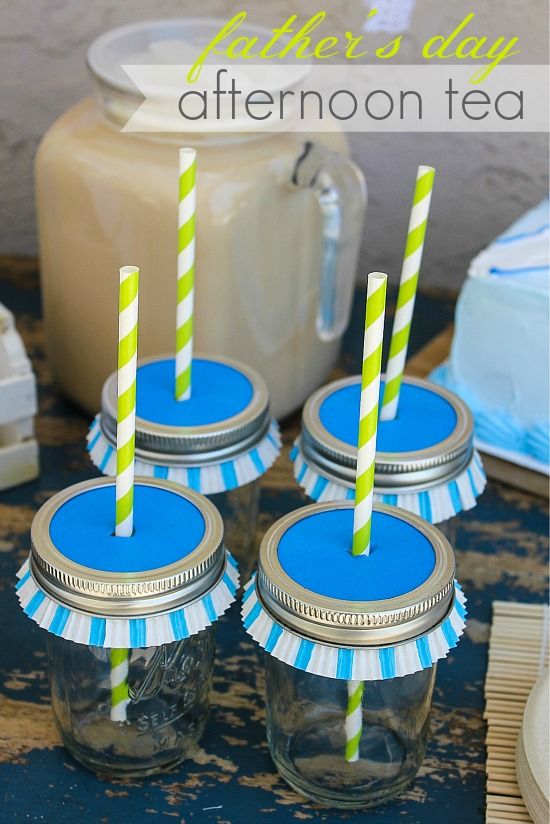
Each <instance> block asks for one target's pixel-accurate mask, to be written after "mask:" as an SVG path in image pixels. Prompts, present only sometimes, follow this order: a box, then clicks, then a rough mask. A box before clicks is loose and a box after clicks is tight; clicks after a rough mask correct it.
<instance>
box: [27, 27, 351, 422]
mask: <svg viewBox="0 0 550 824" xmlns="http://www.w3.org/2000/svg"><path fill="white" fill-rule="evenodd" d="M196 22H197V21H195V23H196ZM158 25H159V24H155V23H148V24H140V25H139V26H137V27H135V26H134V27H129V28H125V29H122V30H118V31H120V32H122V34H120V42H119V43H118V42H117V52H116V53H117V55H118V54H119V53H120V57H117V59H118V60H119V63H124V62H125V60H124V50H125V49H126V53H127V54H128V53H130V54H133V53H134V52H135V50H136V48H138V47H141V46H142V43H141V41H140V40H139V38H138V40H137V41H136V31H137V32H138V34H140V33H141V34H140V36H141V35H142V34H143V32H144V31H145V32H146V34H147V37H148V38H149V40H151V39H154V37H155V36H156V32H157V29H156V28H155V26H158ZM205 25H206V26H207V27H208V26H213V27H214V28H213V30H216V26H214V24H213V23H207V24H205V23H202V24H201V26H202V27H203V28H204V26H205ZM167 26H168V27H169V28H170V27H172V28H170V34H171V36H172V37H173V36H174V32H173V30H172V29H173V27H174V26H176V28H177V27H178V26H179V27H180V28H183V34H182V36H184V35H185V32H186V30H187V28H189V27H191V29H192V28H193V21H189V22H187V23H186V22H185V21H168V22H166V21H165V22H164V24H163V28H162V31H165V29H166V27H167ZM128 31H130V34H128V33H127V32H128ZM125 32H126V33H125ZM178 34H181V32H180V31H179V29H178ZM158 36H159V37H160V34H159V35H158ZM108 37H110V38H111V40H110V43H111V45H112V40H113V37H115V38H116V37H118V32H111V33H109V35H108ZM128 38H129V39H128ZM193 42H195V41H194V40H193ZM98 45H99V47H101V38H100V41H96V44H95V45H94V46H93V47H92V49H91V52H90V60H89V63H90V66H91V68H92V73H93V69H94V60H95V63H96V64H98V65H99V63H100V62H101V61H100V59H101V58H102V57H103V55H102V53H101V48H100V49H99V51H98ZM94 49H95V51H94ZM98 54H99V58H98ZM104 62H105V61H104ZM115 69H116V67H115V68H113V78H112V88H111V87H108V86H107V85H106V81H105V75H106V71H107V70H105V68H104V64H101V77H99V76H98V75H96V76H95V77H94V82H95V90H96V97H95V99H87V100H84V101H82V102H81V103H79V104H78V105H76V106H75V107H73V108H72V109H70V110H69V111H68V112H67V113H66V114H65V115H63V116H62V117H61V118H60V119H59V120H58V121H57V122H56V123H55V124H54V125H53V126H52V128H51V129H50V130H49V131H48V133H47V134H46V135H45V137H44V139H43V141H42V144H41V146H40V149H39V152H38V156H37V164H36V179H37V203H38V218H39V230H40V253H41V272H42V287H43V298H44V310H45V319H46V331H47V339H48V351H49V357H50V364H51V367H52V370H53V373H54V377H55V379H56V381H57V382H58V384H59V385H60V387H61V388H62V390H63V391H64V392H65V393H66V394H67V395H68V396H69V397H71V398H72V399H73V400H74V401H76V402H77V403H78V404H79V405H81V406H82V407H84V408H85V409H86V410H88V411H89V412H92V411H94V412H95V411H96V410H97V408H98V405H99V401H100V390H101V386H102V384H103V382H104V381H105V379H106V377H107V376H108V375H109V374H110V372H112V371H113V369H114V368H115V361H114V353H116V345H115V334H116V323H114V316H113V311H112V307H113V306H116V289H117V283H118V281H117V278H116V277H115V276H114V273H116V272H117V271H118V267H119V266H120V265H121V264H122V263H128V262H130V263H133V264H136V265H139V267H140V270H141V295H140V352H141V353H142V354H143V356H145V357H146V356H148V355H153V354H158V353H161V352H172V351H173V350H174V340H175V311H176V310H175V306H176V254H177V213H178V186H177V169H178V147H179V146H180V145H183V144H189V145H195V146H196V147H197V148H198V162H197V213H196V225H197V255H196V275H195V278H196V279H195V345H196V347H197V349H198V350H200V351H202V352H205V353H218V354H219V353H223V354H225V355H228V356H231V357H235V358H239V359H241V360H242V361H244V362H246V363H247V364H249V365H250V366H252V367H254V368H255V369H257V370H258V371H259V372H260V374H262V375H263V376H264V378H265V379H266V381H267V383H268V385H269V390H270V394H271V397H272V407H273V412H274V414H275V415H276V416H278V417H280V416H281V415H285V414H287V413H288V412H290V411H292V410H293V409H295V408H296V407H298V406H299V405H300V404H301V402H302V401H303V400H304V399H305V398H306V397H307V395H308V394H309V393H310V392H311V391H312V390H313V389H314V388H315V387H316V386H318V385H319V383H321V382H322V381H323V379H324V378H325V377H326V375H327V373H328V372H329V371H330V369H331V367H332V366H333V365H334V363H335V360H336V358H337V355H338V350H339V345H340V336H341V334H342V332H343V328H344V326H345V319H346V318H345V315H346V313H347V310H348V308H349V300H350V297H351V284H352V282H353V278H354V269H355V265H356V259H357V250H358V243H359V235H360V227H361V221H362V216H363V208H364V188H363V183H362V179H361V175H360V173H359V172H358V171H357V170H356V168H355V167H354V166H353V164H351V163H350V162H349V161H348V160H347V159H346V158H345V155H346V154H347V144H346V140H345V137H344V136H343V135H342V134H327V135H316V136H315V143H313V144H312V145H311V146H310V150H309V153H307V154H308V157H307V162H306V163H303V157H304V147H305V143H306V140H307V138H306V137H304V135H299V134H291V133H268V134H256V133H255V134H243V135H229V134H224V133H218V134H205V135H196V134H195V135H194V136H193V137H190V136H188V135H171V136H162V135H156V134H152V135H151V134H149V135H141V134H129V133H121V131H120V128H121V122H120V120H118V121H117V110H116V105H117V95H119V97H120V100H121V101H122V100H124V103H125V104H127V102H128V99H129V95H130V92H129V91H128V89H126V88H122V85H123V84H124V82H125V81H124V79H121V77H120V68H119V67H118V70H115ZM126 82H127V84H128V83H129V82H130V81H128V80H127V81H126ZM117 84H118V89H116V88H115V87H117ZM130 88H131V87H130ZM137 102H138V100H137V99H136V105H137ZM301 159H302V160H301ZM301 163H302V164H303V169H302V168H301V167H300V164H301ZM307 164H309V168H307ZM312 170H314V171H312ZM314 173H315V174H314ZM314 176H315V181H312V178H313V177H314ZM343 208H345V209H347V210H348V214H349V215H350V218H349V220H348V224H347V226H345V227H344V234H346V233H347V236H346V237H336V239H334V236H333V235H334V225H335V220H336V224H337V223H338V219H339V217H341V216H342V209H343ZM345 214H346V213H345V212H344V216H345ZM338 258H340V259H338ZM322 284H323V285H322ZM333 295H340V297H339V298H338V299H339V300H340V303H342V301H343V303H344V304H346V305H345V306H344V307H343V309H342V307H341V306H340V308H337V309H336V310H334V307H333V306H332V302H333V301H334V297H332V296H333ZM342 295H343V296H344V297H343V298H342ZM348 296H349V297H348ZM333 314H336V315H337V316H338V317H334V318H333V317H332V316H333ZM323 318H324V319H325V320H324V321H323ZM327 318H328V321H327Z"/></svg>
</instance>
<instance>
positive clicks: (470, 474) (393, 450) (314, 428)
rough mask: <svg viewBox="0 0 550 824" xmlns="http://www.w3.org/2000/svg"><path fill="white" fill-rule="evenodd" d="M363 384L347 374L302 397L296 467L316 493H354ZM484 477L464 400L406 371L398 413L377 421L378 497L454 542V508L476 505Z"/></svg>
mask: <svg viewBox="0 0 550 824" xmlns="http://www.w3.org/2000/svg"><path fill="white" fill-rule="evenodd" d="M360 387H361V376H360V375H353V376H351V377H349V378H343V379H341V380H337V381H334V382H333V383H330V384H328V385H327V386H324V387H322V388H321V389H319V390H318V391H317V392H314V393H313V395H311V397H310V398H308V400H307V402H306V404H305V405H304V410H303V414H302V429H301V433H300V437H299V440H298V442H297V443H296V444H295V447H294V450H293V459H294V473H295V476H296V479H297V480H298V482H299V483H300V485H301V486H302V487H303V488H304V489H305V491H306V493H307V494H308V495H309V496H310V497H311V498H313V499H314V500H317V501H328V500H342V499H349V500H351V499H352V498H353V496H354V489H355V472H356V466H357V457H356V455H357V437H358V425H359V401H360ZM383 390H384V382H383V381H382V385H381V393H382V392H383ZM485 483H486V478H485V474H484V472H483V467H482V465H481V460H480V457H479V455H478V454H477V452H476V451H475V449H474V430H473V418H472V415H471V413H470V411H469V409H468V407H467V406H466V404H465V403H464V402H463V401H462V399H461V398H459V397H458V396H457V395H455V394H454V393H453V392H450V391H449V390H447V389H443V388H442V387H440V386H436V385H435V384H432V383H430V382H429V381H426V380H422V379H421V378H412V377H407V376H405V377H404V378H403V382H402V385H401V393H400V399H399V409H398V412H397V416H396V418H395V420H391V421H383V420H380V421H379V422H378V430H377V440H376V468H375V478H374V497H375V500H378V501H380V502H382V503H388V504H391V505H393V506H399V507H402V508H403V509H407V510H409V511H411V512H414V513H416V514H417V515H421V516H422V517H423V518H425V519H426V520H427V521H429V522H430V523H433V524H436V525H437V527H438V528H439V529H440V530H441V531H442V532H443V533H444V534H445V536H446V537H447V538H448V540H449V541H450V543H451V545H452V546H455V545H456V544H455V541H456V530H457V517H456V516H457V515H459V514H460V512H461V511H462V510H466V509H471V508H472V507H474V506H475V505H476V501H477V497H478V495H480V494H481V493H482V492H483V489H484V488H485Z"/></svg>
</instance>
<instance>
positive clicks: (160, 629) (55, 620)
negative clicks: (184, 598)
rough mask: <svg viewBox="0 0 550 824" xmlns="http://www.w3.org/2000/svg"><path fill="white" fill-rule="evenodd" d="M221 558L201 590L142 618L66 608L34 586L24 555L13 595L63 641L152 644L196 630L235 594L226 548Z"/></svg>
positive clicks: (224, 608)
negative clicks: (221, 565)
mask: <svg viewBox="0 0 550 824" xmlns="http://www.w3.org/2000/svg"><path fill="white" fill-rule="evenodd" d="M226 558H227V563H226V568H225V571H224V574H223V576H222V577H221V578H220V580H219V581H218V583H217V584H216V585H215V586H214V587H213V588H212V589H211V590H210V591H209V592H208V593H207V594H206V595H204V596H203V597H202V598H200V599H198V600H197V601H194V602H193V603H192V604H189V605H187V606H185V607H182V608H180V609H177V610H174V611H173V612H165V613H162V614H161V615H152V616H148V617H147V618H106V617H104V616H98V615H91V614H88V613H85V612H79V611H78V610H76V609H73V608H69V607H67V606H65V605H63V604H61V603H59V601H56V600H55V599H54V598H52V597H51V595H48V594H47V593H46V592H44V590H43V589H41V587H39V586H38V584H37V583H36V581H35V580H34V578H33V576H32V573H31V570H30V568H29V561H28V560H27V561H25V563H24V564H23V566H22V567H21V569H20V570H19V572H18V573H17V576H18V578H19V581H18V583H17V587H16V589H17V597H18V598H19V603H20V604H21V606H22V608H23V611H24V612H25V614H26V615H28V617H29V618H32V620H33V621H34V622H35V623H37V624H38V626H39V627H42V629H45V630H47V632H51V633H52V634H53V635H57V636H59V637H60V638H65V639H66V640H67V641H74V642H75V643H76V644H86V645H87V646H91V647H106V648H109V649H112V648H115V649H127V648H130V649H137V648H145V647H157V646H160V645H161V644H170V643H172V642H173V641H181V640H183V639H184V638H189V637H190V636H192V635H196V634H197V633H198V632H201V630H203V629H206V627H209V626H211V625H212V624H213V623H214V622H215V621H217V620H218V618H219V617H220V616H221V615H223V613H224V612H226V611H227V609H228V608H229V606H230V605H231V604H232V603H233V601H234V600H235V594H236V592H237V588H238V586H239V570H238V567H237V563H236V561H235V559H234V558H233V557H232V556H231V554H230V553H229V552H227V551H226Z"/></svg>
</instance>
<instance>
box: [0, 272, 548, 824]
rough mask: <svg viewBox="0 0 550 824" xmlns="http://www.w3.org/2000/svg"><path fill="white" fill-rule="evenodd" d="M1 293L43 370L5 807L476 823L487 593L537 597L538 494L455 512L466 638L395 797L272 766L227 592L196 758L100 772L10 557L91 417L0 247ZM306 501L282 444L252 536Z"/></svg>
mask: <svg viewBox="0 0 550 824" xmlns="http://www.w3.org/2000/svg"><path fill="white" fill-rule="evenodd" d="M0 300H2V301H3V302H4V303H5V304H6V305H7V306H8V307H9V308H10V309H11V310H12V311H13V312H14V313H15V315H16V318H17V322H18V328H19V331H20V332H21V334H22V335H23V338H24V340H25V343H26V346H27V348H28V351H29V354H30V356H31V357H32V360H33V365H34V368H35V371H36V373H37V376H38V380H39V386H40V415H39V417H38V420H37V433H38V437H39V440H40V444H41V462H42V472H41V476H40V478H39V479H38V480H37V481H35V482H33V483H29V484H26V485H24V486H21V487H18V488H16V489H13V490H10V491H7V492H3V493H1V494H0V626H1V627H2V630H3V635H2V646H1V650H2V656H1V659H0V787H1V797H0V798H1V800H0V821H2V822H4V821H5V822H29V821H33V822H48V824H49V822H51V824H65V822H67V824H74V822H79V824H88V822H94V824H95V822H114V823H115V824H118V822H121V824H122V823H123V822H132V824H141V822H161V821H170V820H172V821H175V822H180V824H191V822H201V824H202V822H205V824H210V822H215V823H216V824H255V823H256V822H258V824H269V822H272V824H279V822H281V823H282V822H285V823H286V822H341V821H354V822H371V821H372V822H376V821H383V822H385V823H386V824H388V822H389V824H399V822H402V821H403V822H408V824H481V823H482V822H483V821H484V819H485V749H484V738H485V724H484V721H483V710H484V698H483V682H484V678H485V669H486V660H487V641H488V637H489V626H490V620H491V604H492V602H493V601H494V600H495V599H500V600H523V601H533V602H539V603H540V602H542V601H543V600H544V599H545V597H546V580H547V579H546V573H547V566H546V564H547V517H548V516H547V510H546V505H545V503H544V502H543V501H541V500H540V499H537V498H534V497H531V496H529V495H528V494H525V493H522V492H520V491H518V490H516V489H512V488H511V487H508V486H505V485H503V484H497V483H490V484H489V486H488V489H487V491H486V493H485V494H484V496H483V498H482V500H481V501H480V503H479V505H478V507H477V508H476V509H474V510H472V511H470V512H467V513H464V515H463V516H462V518H461V520H460V525H459V528H458V541H457V553H456V554H457V564H458V577H459V579H460V581H461V582H462V584H463V586H464V589H465V591H466V594H467V596H468V609H469V614H470V620H469V624H468V629H467V632H466V635H465V637H464V639H463V640H462V641H461V643H460V644H459V646H458V647H457V649H456V650H454V651H453V652H452V654H451V655H450V656H449V658H448V659H447V660H446V661H443V662H441V664H440V666H439V669H438V678H437V685H436V691H435V701H434V711H433V720H432V732H431V738H430V743H429V746H428V751H427V755H426V759H425V762H424V765H423V767H422V769H421V771H420V774H419V776H418V778H417V780H416V781H415V783H414V784H413V785H412V786H411V787H410V788H409V789H408V790H407V791H406V792H405V793H404V795H403V796H402V797H401V798H400V799H399V800H397V801H394V802H392V803H390V804H388V805H386V806H383V807H380V808H376V809H374V810H371V811H368V812H359V813H349V812H338V811H332V810H325V809H322V808H320V807H316V806H315V805H312V804H310V803H308V802H306V801H304V800H303V799H302V798H300V796H298V795H297V794H296V793H295V792H293V791H292V790H290V789H289V788H288V787H287V786H286V784H285V783H284V782H283V781H282V780H281V779H280V778H279V776H278V775H277V773H276V771H275V769H274V767H273V764H272V762H271V760H270V758H269V753H268V750H267V745H266V740H265V728H264V719H265V712H264V699H263V668H262V658H261V654H260V652H259V650H258V649H257V647H256V646H255V645H254V644H253V643H252V642H251V640H250V639H249V637H248V636H247V635H246V634H245V633H244V631H243V630H242V628H241V625H240V620H239V612H238V607H237V606H233V608H232V609H231V610H230V611H229V613H228V615H227V616H226V617H225V618H224V619H222V620H221V621H220V622H219V624H218V627H217V639H218V655H217V662H216V670H215V680H214V689H213V694H212V712H211V718H210V721H209V724H208V726H207V730H206V733H205V735H204V737H203V740H202V741H201V745H200V748H198V749H197V751H196V752H195V754H194V756H193V758H192V759H190V760H189V761H187V762H186V763H184V764H182V765H181V766H180V767H179V768H178V769H176V770H175V771H174V772H173V773H171V774H167V775H163V776H158V777H156V778H150V779H147V780H144V781H127V782H120V781H118V782H110V781H106V780H99V779H98V778H96V777H95V776H94V775H93V774H91V773H89V772H87V771H86V770H84V769H83V768H81V767H80V766H79V765H78V764H76V762H74V761H73V760H72V759H71V757H70V756H69V755H68V754H67V753H66V752H65V751H64V749H63V748H62V747H61V745H60V742H59V738H58V736H57V732H56V730H55V728H54V726H53V723H52V719H51V715H50V709H49V695H48V677H47V671H46V658H45V652H44V637H43V636H44V633H43V631H42V630H40V629H38V628H37V627H36V626H35V625H34V624H33V623H32V621H30V620H28V619H27V618H26V617H25V616H24V615H23V614H22V612H21V610H20V609H19V607H18V604H17V600H16V597H15V594H14V576H15V571H16V569H17V568H18V566H19V565H20V564H21V563H22V561H23V560H24V558H25V556H26V555H27V552H28V549H29V527H30V524H31V520H32V517H33V515H34V513H35V512H36V510H37V509H38V507H39V506H40V505H41V504H42V503H43V502H44V501H45V500H47V499H48V497H49V496H50V495H52V494H53V493H54V492H56V491H57V490H59V489H61V488H63V487H65V486H68V485H69V484H72V483H76V482H78V481H80V480H84V479H86V478H89V477H92V476H94V475H96V474H97V473H96V472H95V470H94V469H93V467H92V466H91V464H90V462H89V460H88V457H87V454H86V450H85V448H84V437H85V433H86V430H87V426H88V423H89V421H88V420H87V419H86V417H84V416H82V415H81V414H80V413H79V412H78V411H77V410H75V409H74V408H73V407H72V406H71V405H70V404H68V403H66V402H65V401H64V400H63V399H62V398H61V397H60V396H59V395H58V394H57V392H56V390H55V387H54V386H53V385H52V382H51V378H50V375H49V372H48V366H47V359H46V355H45V350H44V336H43V324H42V319H41V310H40V294H39V288H38V276H37V272H36V267H35V265H34V263H33V262H32V261H28V262H25V261H6V260H4V261H1V260H0ZM363 301H364V297H363V295H362V294H358V296H357V299H356V301H355V305H354V312H353V318H352V323H351V326H350V329H349V331H348V333H347V335H346V338H345V342H344V347H343V353H342V357H341V361H340V366H339V373H340V374H345V373H350V372H356V371H357V370H358V368H359V364H360V361H361V346H362V335H361V332H360V330H361V321H362V314H363V311H364V309H363V305H364V304H363ZM453 306H454V301H453V299H450V298H448V297H447V296H445V295H441V294H436V293H427V292H421V293H420V294H419V295H418V300H417V309H416V318H415V323H414V329H413V337H412V343H411V351H412V352H413V354H414V352H415V351H419V350H420V349H421V348H422V347H423V346H424V345H425V344H426V343H428V341H431V340H432V339H433V338H434V337H435V336H436V335H438V334H439V333H441V332H442V331H443V330H445V329H447V327H448V326H449V324H450V323H451V321H452V317H453ZM388 337H389V336H388ZM413 364H414V361H413ZM415 368H416V367H415ZM298 423H299V417H298V415H295V416H294V417H293V418H292V419H291V420H289V421H286V422H284V427H283V429H284V439H285V443H286V444H287V445H288V444H289V443H290V442H291V440H292V437H293V435H294V434H295V432H296V431H297V427H298ZM303 503H305V499H304V497H303V495H302V493H301V491H300V490H299V489H298V488H297V487H296V484H295V483H294V480H293V478H292V473H291V468H290V463H289V460H288V454H287V450H285V452H284V453H283V455H282V457H281V459H280V460H279V461H278V463H277V464H276V466H275V467H274V468H273V469H272V470H270V471H269V472H268V473H267V475H266V476H265V479H264V483H263V489H262V501H261V504H262V505H261V515H260V519H259V523H258V538H259V537H260V536H261V534H262V532H263V531H264V530H265V529H266V528H267V527H268V526H269V525H270V524H271V523H273V521H274V520H275V519H277V518H278V517H280V516H282V515H284V514H285V513H287V512H289V511H291V510H292V509H295V508H296V507H298V506H300V505H302V504H303ZM252 566H253V561H252V560H250V561H249V563H248V564H246V565H245V568H244V569H243V570H242V571H243V577H244V578H246V577H247V576H248V574H249V572H250V570H251V568H252Z"/></svg>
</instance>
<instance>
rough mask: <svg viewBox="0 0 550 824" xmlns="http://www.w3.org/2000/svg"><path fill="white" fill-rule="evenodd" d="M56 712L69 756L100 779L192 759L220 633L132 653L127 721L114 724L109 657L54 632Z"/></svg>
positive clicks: (52, 656) (50, 645)
mask: <svg viewBox="0 0 550 824" xmlns="http://www.w3.org/2000/svg"><path fill="white" fill-rule="evenodd" d="M47 646H48V662H49V671H50V688H51V699H52V710H53V715H54V718H55V722H56V724H57V727H58V729H59V731H60V733H61V737H62V739H63V743H64V745H65V747H66V748H67V750H68V751H69V752H70V753H71V755H73V756H74V757H75V758H76V759H77V760H78V761H80V762H81V763H82V764H84V766H86V767H88V768H89V769H91V770H94V771H95V772H98V773H104V774H109V775H120V776H125V775H126V776H131V775H151V774H153V773H157V772H160V771H162V770H164V769H167V768H169V767H172V766H174V765H175V764H177V763H179V762H180V761H182V760H183V759H184V758H186V757H188V756H189V755H190V754H191V752H192V751H193V749H194V748H195V746H196V744H197V742H198V740H199V738H200V736H201V734H202V732H203V730H204V727H205V724H206V720H207V716H208V707H209V693H210V687H211V682H212V670H213V665H214V650H215V643H214V629H213V627H209V628H208V629H206V630H204V631H203V632H200V633H198V634H197V635H193V636H192V637H191V638H187V639H185V640H183V641H177V642H174V643H172V644H165V645H163V646H160V647H148V648H146V649H131V650H128V654H129V658H128V661H129V668H128V677H127V684H128V689H129V696H130V703H129V704H128V706H127V711H126V719H127V720H126V721H121V722H118V721H112V720H111V703H112V701H111V663H110V661H111V657H110V653H111V650H109V649H104V648H100V647H88V646H86V645H84V644H75V643H73V642H72V641H65V640H64V639H62V638H58V637H56V636H55V635H51V634H49V633H48V638H47Z"/></svg>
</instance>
